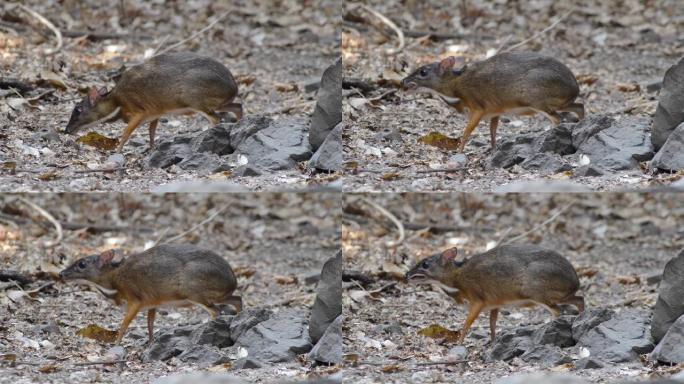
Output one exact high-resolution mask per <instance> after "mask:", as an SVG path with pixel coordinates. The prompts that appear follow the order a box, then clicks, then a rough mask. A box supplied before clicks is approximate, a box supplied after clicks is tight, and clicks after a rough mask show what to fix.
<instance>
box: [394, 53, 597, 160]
mask: <svg viewBox="0 0 684 384" xmlns="http://www.w3.org/2000/svg"><path fill="white" fill-rule="evenodd" d="M454 65H456V60H455V59H454V58H453V57H451V58H447V59H444V60H442V61H441V62H438V63H433V64H429V65H426V66H423V67H421V68H419V69H418V70H416V71H415V72H414V73H412V74H411V75H409V76H407V77H406V78H405V79H404V80H403V81H402V83H403V84H404V86H417V87H425V88H430V89H433V90H435V91H437V92H439V93H440V94H442V95H445V96H447V97H452V98H458V99H459V100H460V101H459V102H456V103H450V105H452V106H454V107H455V108H456V109H457V110H459V111H462V110H463V109H464V108H467V109H468V110H469V119H468V120H469V121H468V124H467V126H466V128H465V129H464V131H463V137H462V139H461V144H460V150H461V151H463V149H464V147H465V145H466V143H467V141H468V138H469V136H470V133H471V132H472V131H473V130H474V129H475V128H476V127H477V125H478V123H479V122H480V120H481V119H483V118H488V119H490V131H491V132H490V133H491V145H492V148H494V147H495V145H496V128H497V125H498V116H499V115H502V114H505V113H506V112H508V111H511V110H514V109H517V108H528V107H529V108H532V109H534V110H537V111H541V112H544V113H545V114H546V116H547V117H548V118H549V119H550V120H551V121H552V122H553V123H554V124H556V125H557V124H558V123H560V116H559V115H558V113H557V112H559V111H569V112H574V113H576V114H577V115H578V117H579V118H580V119H582V118H584V106H583V105H582V104H580V103H575V102H574V100H575V99H576V98H577V96H578V94H579V86H578V85H577V81H576V80H575V76H574V75H573V74H572V72H571V71H570V70H569V69H568V67H566V66H565V65H563V64H562V63H561V62H559V61H558V60H556V59H554V58H551V57H546V56H542V55H539V54H536V53H531V52H507V53H502V54H498V55H495V56H492V57H491V58H489V59H487V60H483V61H479V62H475V63H470V64H468V65H466V66H464V67H462V68H460V69H456V68H454ZM523 114H525V115H529V114H534V112H532V111H530V112H524V113H523Z"/></svg>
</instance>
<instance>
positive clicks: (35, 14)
mask: <svg viewBox="0 0 684 384" xmlns="http://www.w3.org/2000/svg"><path fill="white" fill-rule="evenodd" d="M19 8H21V9H23V10H24V11H26V12H27V13H28V14H30V15H31V16H33V17H35V18H36V19H38V21H40V22H41V23H43V24H45V26H47V27H48V28H50V30H51V31H52V33H54V34H55V37H57V47H55V49H54V50H46V51H45V54H47V55H51V54H53V53H57V52H59V50H60V49H62V43H63V42H62V32H60V31H59V29H57V28H56V27H55V25H54V24H52V23H51V22H50V20H48V19H46V18H45V17H43V16H42V15H40V14H39V13H38V12H36V11H34V10H33V9H31V8H29V7H27V6H25V5H24V4H19Z"/></svg>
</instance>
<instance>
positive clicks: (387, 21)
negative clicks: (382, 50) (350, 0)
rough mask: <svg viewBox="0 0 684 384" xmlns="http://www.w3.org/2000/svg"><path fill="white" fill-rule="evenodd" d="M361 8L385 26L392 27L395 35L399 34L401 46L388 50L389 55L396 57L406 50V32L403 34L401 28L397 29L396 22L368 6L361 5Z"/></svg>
mask: <svg viewBox="0 0 684 384" xmlns="http://www.w3.org/2000/svg"><path fill="white" fill-rule="evenodd" d="M359 6H361V8H363V9H365V10H366V11H367V12H368V13H370V14H371V15H373V16H375V17H376V18H378V19H379V20H380V21H382V22H383V23H384V24H385V25H387V26H388V27H390V28H391V29H392V30H393V31H394V33H396V34H397V37H398V38H399V46H398V47H397V48H396V49H388V50H387V54H389V55H396V54H397V53H399V52H401V51H402V50H403V49H404V45H405V44H406V43H405V41H404V32H402V31H401V29H399V27H397V25H396V24H394V22H393V21H392V20H390V19H388V18H387V17H385V15H383V14H381V13H380V12H378V11H376V10H374V9H373V8H371V7H369V6H367V5H366V4H359Z"/></svg>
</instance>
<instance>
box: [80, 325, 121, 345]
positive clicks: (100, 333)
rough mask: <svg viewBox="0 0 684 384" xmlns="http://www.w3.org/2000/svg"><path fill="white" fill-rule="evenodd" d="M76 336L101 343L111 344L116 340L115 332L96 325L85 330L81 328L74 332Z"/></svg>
mask: <svg viewBox="0 0 684 384" xmlns="http://www.w3.org/2000/svg"><path fill="white" fill-rule="evenodd" d="M76 334H77V335H79V336H83V337H87V338H89V339H95V340H97V341H101V342H103V343H113V342H114V341H115V340H116V336H117V332H116V331H110V330H109V329H104V328H102V327H100V326H99V325H97V324H90V325H89V326H87V327H85V328H81V329H79V330H78V332H76Z"/></svg>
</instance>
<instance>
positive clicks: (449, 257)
mask: <svg viewBox="0 0 684 384" xmlns="http://www.w3.org/2000/svg"><path fill="white" fill-rule="evenodd" d="M457 255H458V248H456V247H453V248H449V249H447V250H446V251H444V252H442V261H443V262H444V263H449V262H452V261H454V260H455V259H456V256H457Z"/></svg>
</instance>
